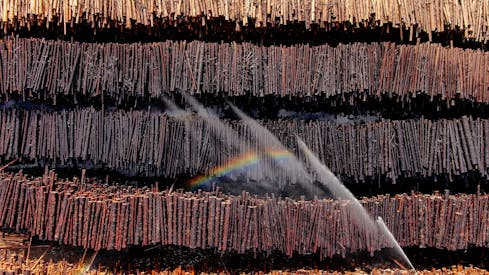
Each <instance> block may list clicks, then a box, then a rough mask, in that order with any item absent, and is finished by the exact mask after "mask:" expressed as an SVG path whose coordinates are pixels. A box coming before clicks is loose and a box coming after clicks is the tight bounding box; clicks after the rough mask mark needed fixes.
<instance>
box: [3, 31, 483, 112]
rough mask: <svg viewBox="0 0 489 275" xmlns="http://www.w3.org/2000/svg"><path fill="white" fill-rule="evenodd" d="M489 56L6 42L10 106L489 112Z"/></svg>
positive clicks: (409, 48) (392, 48)
mask: <svg viewBox="0 0 489 275" xmlns="http://www.w3.org/2000/svg"><path fill="white" fill-rule="evenodd" d="M488 67H489V53H488V52H484V51H480V50H464V49H461V48H445V47H442V46H441V45H438V44H428V43H425V44H418V45H395V44H393V43H371V44H365V43H354V44H349V45H342V44H340V45H339V46H337V47H331V46H328V45H321V46H310V45H295V46H271V47H265V46H257V45H253V44H249V43H243V44H236V43H221V44H218V43H206V42H198V41H194V42H172V41H166V42H158V43H147V44H139V43H138V44H113V43H106V44H97V43H91V44H88V43H87V44H86V43H76V42H74V43H71V42H66V41H60V40H57V41H46V40H40V39H22V38H4V39H3V40H2V41H1V42H0V97H1V98H3V99H4V100H6V99H9V98H11V97H13V96H21V97H24V98H25V99H43V100H49V101H51V102H54V103H56V96H70V97H73V98H74V101H75V102H76V101H77V99H80V98H84V97H88V98H90V97H97V98H100V97H102V98H104V97H105V98H112V99H114V100H115V101H116V102H119V103H120V102H125V100H127V98H128V97H131V98H133V97H139V98H156V99H158V98H161V96H162V95H168V94H171V93H174V92H176V91H186V92H188V93H189V94H202V93H204V94H215V95H220V96H228V97H232V96H243V95H249V96H254V97H262V96H266V95H273V96H277V97H293V98H299V99H300V98H307V97H310V96H316V95H320V96H324V97H328V98H329V97H333V96H336V97H338V98H341V100H342V103H344V104H347V105H349V104H350V105H351V104H353V99H358V100H365V98H374V99H378V100H381V99H382V97H383V96H387V97H391V98H392V97H394V98H398V99H399V100H402V101H405V102H410V100H411V99H412V98H415V97H416V96H417V95H419V94H424V95H427V96H428V97H429V98H431V99H433V98H435V97H436V98H439V99H441V100H443V101H446V102H447V104H448V103H452V104H453V102H452V100H454V99H464V100H470V101H474V102H477V103H489V92H488V88H489V74H488V73H487V68H488Z"/></svg>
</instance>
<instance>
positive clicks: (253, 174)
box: [163, 92, 279, 194]
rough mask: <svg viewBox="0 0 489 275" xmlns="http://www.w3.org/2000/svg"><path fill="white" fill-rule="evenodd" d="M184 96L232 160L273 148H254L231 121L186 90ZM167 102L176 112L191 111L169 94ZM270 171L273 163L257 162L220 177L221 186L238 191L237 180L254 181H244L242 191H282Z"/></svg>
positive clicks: (220, 148)
mask: <svg viewBox="0 0 489 275" xmlns="http://www.w3.org/2000/svg"><path fill="white" fill-rule="evenodd" d="M182 95H183V97H184V98H185V100H186V103H187V104H189V105H190V107H191V108H192V109H193V110H194V111H195V112H196V114H197V115H198V116H200V117H201V118H202V120H203V122H204V123H205V124H206V126H207V127H209V128H211V129H212V133H213V139H214V141H215V142H216V150H217V151H219V152H222V154H225V153H227V154H228V155H229V158H230V159H232V158H236V157H239V156H241V155H245V154H249V153H250V152H252V151H257V153H258V154H261V155H265V154H263V152H265V151H266V150H268V149H270V148H254V146H253V145H252V144H251V143H250V142H249V141H248V140H245V139H244V138H243V137H242V136H240V135H239V134H238V133H237V132H236V131H235V130H234V129H233V128H231V127H230V126H229V125H228V124H227V123H225V122H223V121H222V120H221V119H219V117H218V116H217V115H216V114H215V113H214V112H213V111H212V110H210V109H208V108H205V107H204V106H203V105H202V104H201V103H200V102H198V101H197V100H196V99H195V98H194V97H192V96H190V95H188V94H186V93H183V92H182ZM163 101H164V102H165V104H166V105H167V107H168V109H169V111H170V112H172V113H176V114H187V115H190V114H191V113H190V112H187V111H185V110H183V109H182V108H180V107H178V106H177V105H176V104H175V103H174V102H172V101H171V100H169V99H168V98H166V97H164V98H163ZM190 134H191V136H195V138H199V137H200V135H198V133H195V132H194V131H192V130H191V129H190ZM270 171H273V168H272V167H271V166H270V164H269V162H266V161H262V162H260V164H259V165H254V166H252V167H250V168H248V169H245V170H240V171H236V172H235V173H232V174H228V175H227V179H220V187H221V188H223V189H228V191H235V189H236V184H235V182H238V181H239V182H241V183H243V182H249V181H251V182H253V183H254V184H247V185H243V184H240V185H239V186H240V187H241V189H242V190H247V191H249V192H251V193H255V194H265V193H277V192H278V191H279V189H278V187H277V186H276V185H274V184H272V182H273V181H274V177H276V174H271V173H270Z"/></svg>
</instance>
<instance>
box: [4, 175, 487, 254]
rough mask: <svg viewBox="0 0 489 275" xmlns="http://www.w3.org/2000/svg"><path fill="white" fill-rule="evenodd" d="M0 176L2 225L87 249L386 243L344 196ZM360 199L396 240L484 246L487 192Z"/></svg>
mask: <svg viewBox="0 0 489 275" xmlns="http://www.w3.org/2000/svg"><path fill="white" fill-rule="evenodd" d="M0 178H1V180H0V183H1V184H0V194H1V195H0V206H1V207H0V209H1V211H0V225H1V227H2V228H9V229H13V230H15V231H21V230H27V231H29V232H31V233H32V234H33V235H35V236H39V238H40V239H41V240H51V241H57V242H60V243H62V244H67V245H74V246H82V247H85V248H92V249H95V250H99V249H108V250H112V249H115V250H120V249H123V248H125V247H127V246H131V245H153V244H163V245H179V246H185V247H190V248H203V249H208V248H213V249H215V250H216V251H217V252H238V253H243V252H245V251H272V250H279V251H282V252H283V253H285V254H286V255H288V256H292V254H293V253H294V252H298V253H300V254H304V253H320V255H321V256H322V257H331V256H333V255H336V254H341V255H343V256H344V255H345V254H346V253H348V252H357V251H370V252H371V253H373V252H374V251H377V250H379V249H382V248H385V247H391V246H392V244H391V243H390V241H389V239H388V238H387V237H386V235H385V233H383V231H381V230H378V227H376V226H375V225H374V224H372V226H371V227H369V223H368V222H366V221H365V220H364V219H363V216H362V215H361V214H360V213H358V209H357V208H355V206H354V204H353V203H352V202H351V201H347V200H341V201H338V200H330V199H315V200H313V201H304V200H300V201H296V200H291V199H281V198H274V197H273V196H272V197H266V198H257V197H253V196H250V195H249V194H247V193H244V192H243V194H242V195H240V196H231V195H224V194H221V193H219V192H212V193H206V192H199V193H182V192H172V191H168V190H167V191H162V192H160V191H158V190H157V189H156V188H151V189H150V188H128V187H121V186H119V185H114V186H108V185H102V184H96V183H88V182H87V181H86V180H84V179H83V178H82V180H81V181H78V180H74V181H63V180H57V179H56V175H55V174H54V173H52V172H51V173H46V174H45V175H44V176H43V177H42V178H35V179H28V178H26V177H25V176H23V175H22V174H15V175H14V174H1V175H0ZM360 203H361V204H362V205H363V206H364V207H365V208H366V210H367V211H368V212H369V213H370V214H371V215H372V216H373V217H378V216H380V217H382V218H383V219H384V221H385V222H386V224H387V226H388V227H389V228H390V229H391V231H392V233H393V235H394V236H395V238H396V239H397V241H398V242H399V243H400V245H401V246H420V247H435V248H440V249H447V250H450V251H453V250H463V249H467V248H468V246H471V245H473V246H476V247H487V246H488V244H489V218H488V213H489V211H488V207H489V195H481V194H473V195H461V194H457V195H448V194H445V195H443V196H442V195H439V194H434V195H422V194H411V195H405V194H402V195H396V196H395V197H389V196H382V195H381V196H376V197H372V198H364V199H362V200H361V201H360Z"/></svg>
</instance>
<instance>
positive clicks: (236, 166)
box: [189, 148, 294, 190]
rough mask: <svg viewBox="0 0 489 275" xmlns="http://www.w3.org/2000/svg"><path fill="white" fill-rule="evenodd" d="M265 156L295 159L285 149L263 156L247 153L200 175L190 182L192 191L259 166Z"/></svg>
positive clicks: (274, 150) (267, 151)
mask: <svg viewBox="0 0 489 275" xmlns="http://www.w3.org/2000/svg"><path fill="white" fill-rule="evenodd" d="M263 156H269V157H271V158H273V159H275V160H278V161H281V160H287V159H290V158H293V157H294V155H293V154H292V153H290V152H289V151H287V150H285V149H276V148H271V149H267V150H266V151H265V153H264V154H263V155H260V154H258V153H257V152H246V153H244V154H242V155H239V156H237V157H235V158H232V159H230V160H229V161H228V162H226V163H224V164H222V165H219V166H216V167H214V168H212V169H211V170H210V172H209V174H208V175H200V176H197V177H195V178H193V179H191V180H190V181H189V185H190V187H191V188H192V189H194V190H195V189H197V188H199V187H201V186H203V185H206V184H208V183H209V182H211V181H212V180H213V179H216V178H219V177H222V176H225V175H227V174H230V173H232V172H234V171H236V170H240V169H245V168H248V167H251V166H253V165H256V164H258V163H259V162H260V161H261V159H262V158H263Z"/></svg>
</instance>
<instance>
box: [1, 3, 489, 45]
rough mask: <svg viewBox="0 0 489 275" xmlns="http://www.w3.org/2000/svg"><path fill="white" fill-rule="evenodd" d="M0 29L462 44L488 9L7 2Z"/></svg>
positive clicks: (483, 32)
mask: <svg viewBox="0 0 489 275" xmlns="http://www.w3.org/2000/svg"><path fill="white" fill-rule="evenodd" d="M0 14H1V15H2V17H1V18H0V19H1V21H0V23H1V24H2V25H3V27H2V28H3V29H8V28H9V27H18V26H27V27H30V26H31V24H43V23H44V24H46V23H45V22H44V20H46V21H47V22H53V21H55V22H57V23H58V24H63V26H65V27H66V25H67V24H70V25H73V24H78V23H80V22H82V21H84V22H88V23H90V24H91V25H92V26H93V27H97V28H101V27H112V26H114V25H116V26H125V27H129V28H130V27H131V25H132V24H133V23H136V24H143V25H148V26H153V25H154V24H155V21H159V20H161V19H163V20H164V21H166V22H173V21H174V20H175V19H176V18H178V17H180V16H181V17H183V18H195V17H199V18H201V19H202V21H203V22H204V23H205V19H212V18H219V17H224V19H226V20H230V21H237V22H239V23H240V24H243V25H248V24H253V23H254V24H255V26H257V27H260V26H266V24H267V23H271V24H275V23H276V22H277V19H279V22H280V24H287V23H288V22H294V21H295V22H297V21H299V22H304V23H305V25H306V27H309V26H310V25H311V24H319V25H320V26H321V27H329V26H331V25H332V24H334V23H343V22H349V23H352V24H354V25H356V26H358V25H359V24H361V25H363V26H367V27H369V26H371V25H372V23H371V22H372V21H373V22H375V23H376V24H384V23H392V24H393V25H394V26H400V27H403V28H409V29H411V30H412V29H413V28H414V27H418V28H419V29H420V30H422V31H427V32H429V33H431V32H433V31H443V30H444V29H445V27H447V26H448V27H449V28H450V29H455V28H460V29H463V30H465V35H466V37H467V38H474V39H476V40H477V41H485V40H487V38H488V36H489V34H487V28H488V27H489V3H488V2H487V1H477V0H466V1H455V2H443V1H436V0H430V1H425V2H419V1H416V0H399V1H381V0H372V1H355V0H344V1H333V0H308V1H290V0H289V1H279V0H260V1H249V0H226V1H224V0H205V1H194V0H185V1H166V0H138V1H136V0H124V1H117V0H98V1H88V2H84V1H59V0H58V1H41V0H33V1H24V2H16V1H7V0H3V1H2V2H1V4H0Z"/></svg>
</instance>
